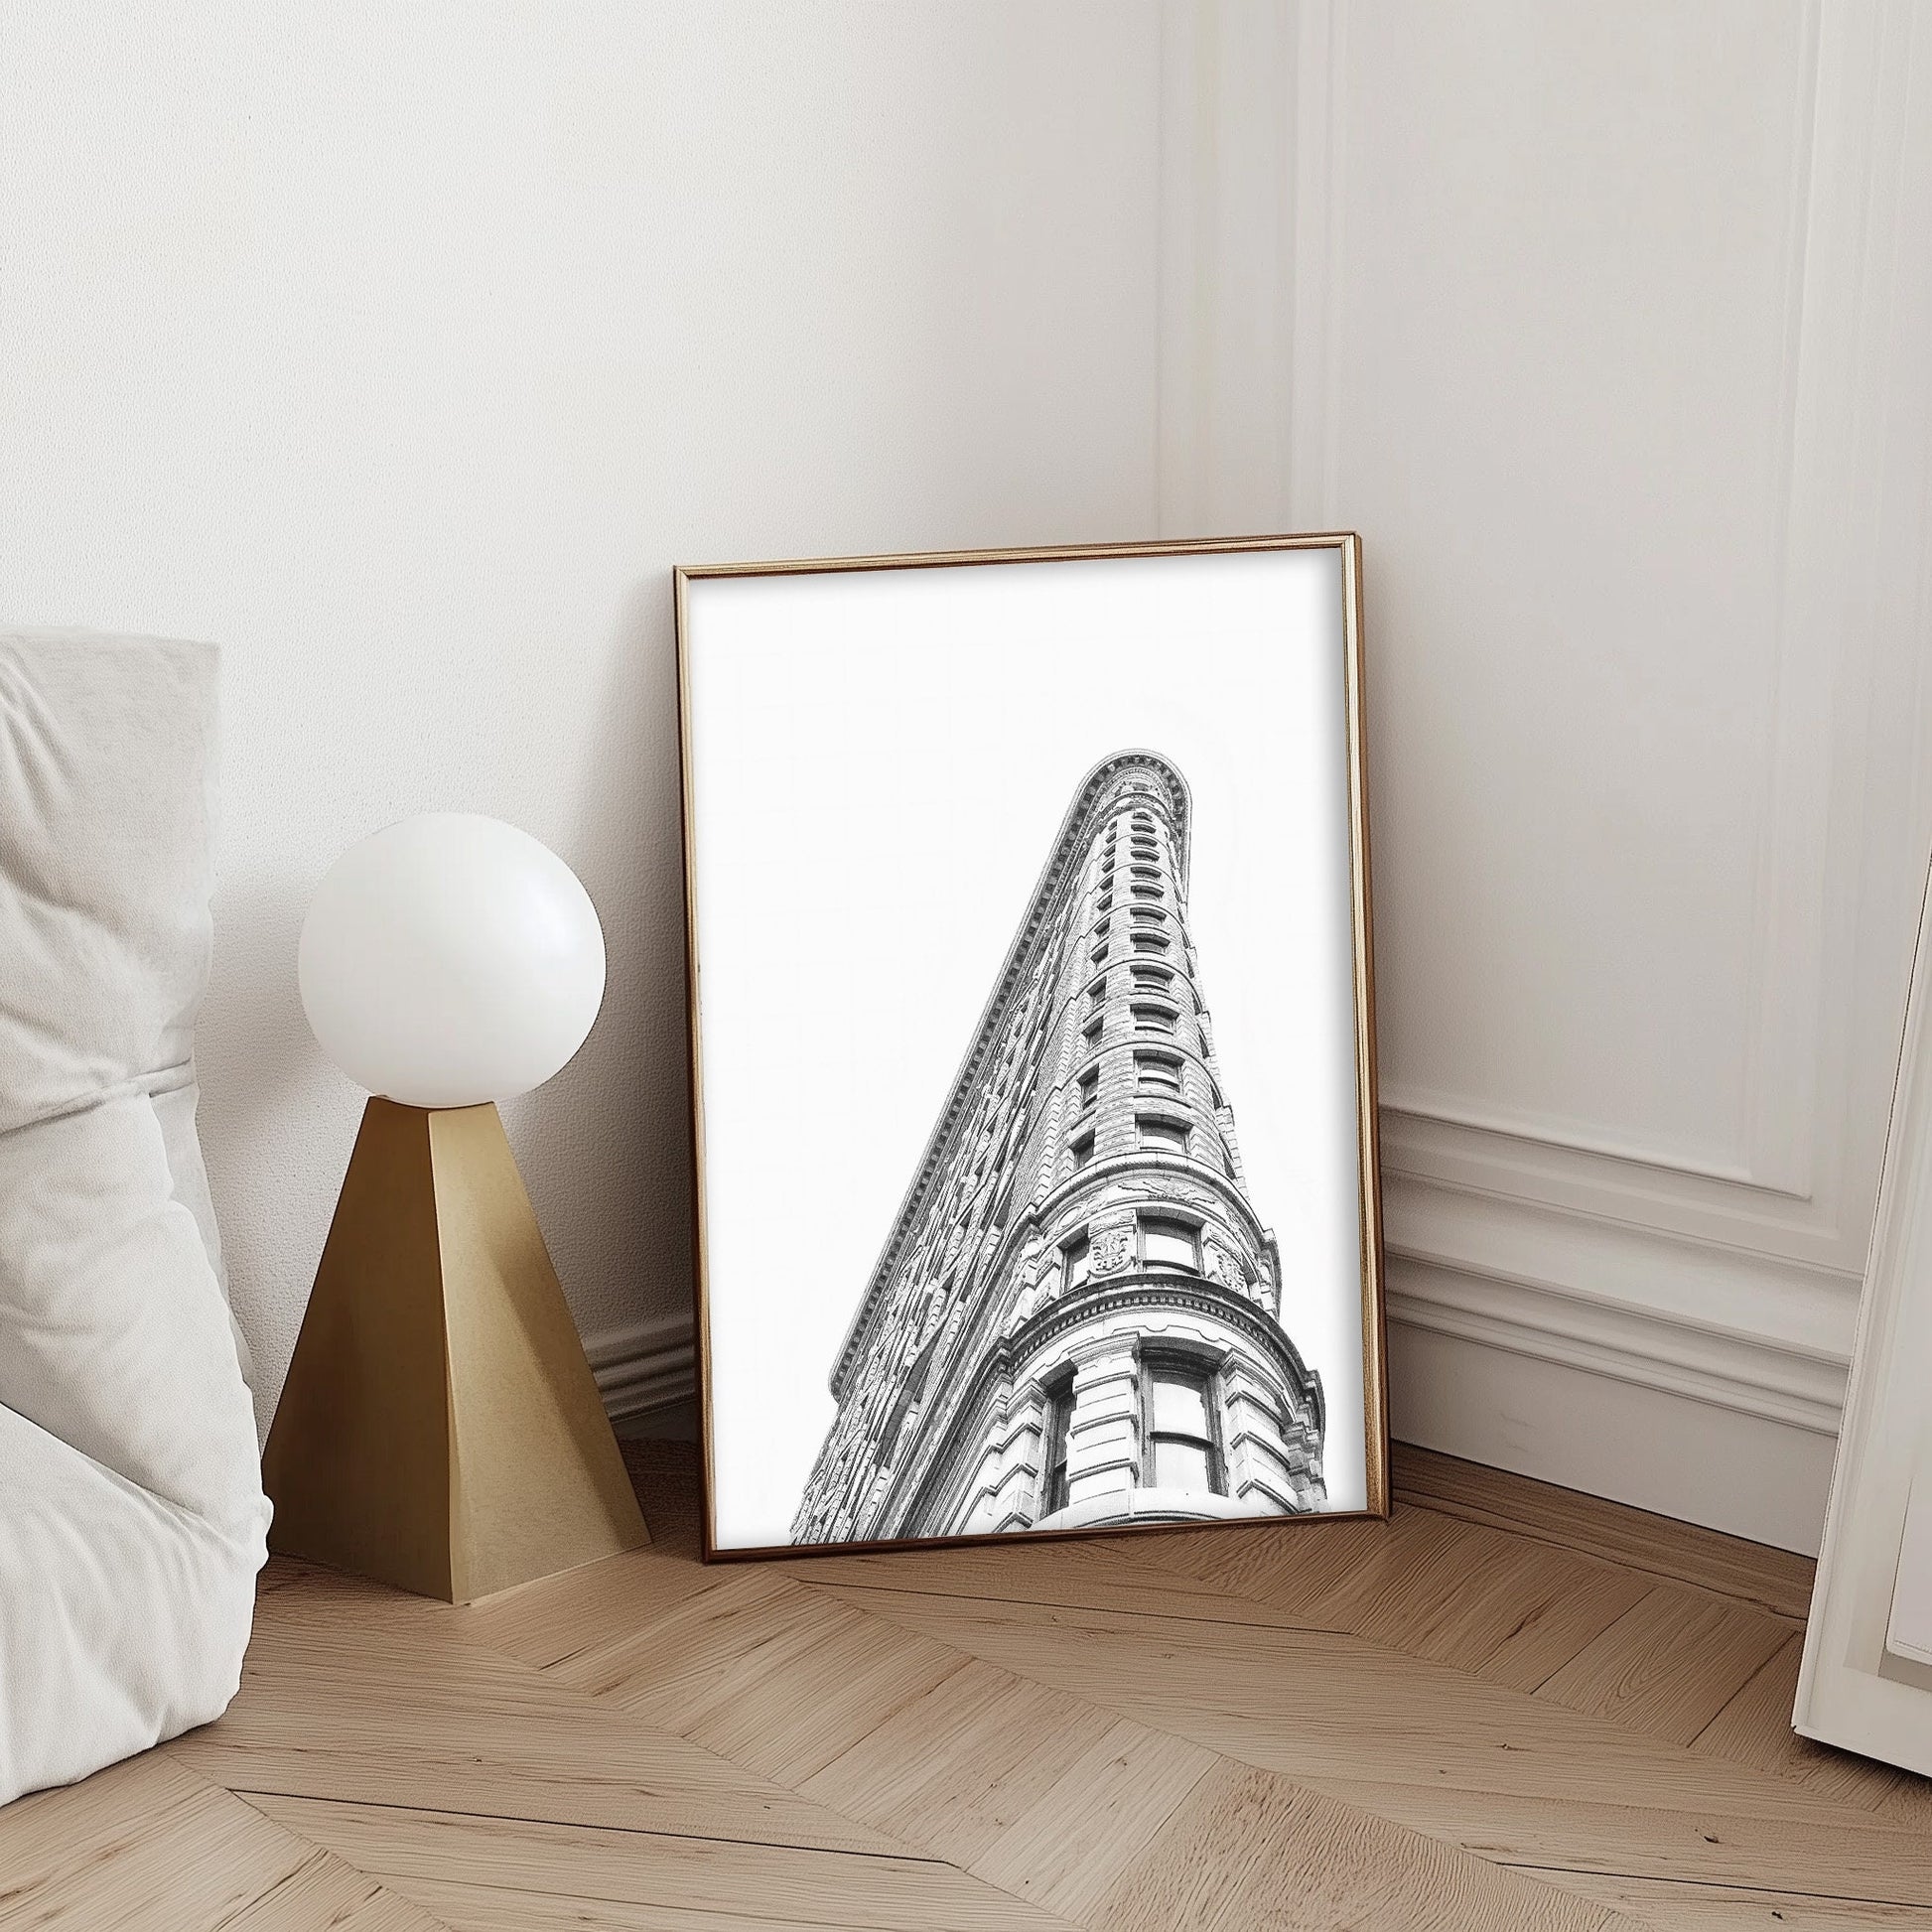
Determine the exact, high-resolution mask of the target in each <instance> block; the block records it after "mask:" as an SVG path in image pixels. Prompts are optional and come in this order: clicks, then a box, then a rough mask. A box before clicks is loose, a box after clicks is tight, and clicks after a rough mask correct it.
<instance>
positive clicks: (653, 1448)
mask: <svg viewBox="0 0 1932 1932" xmlns="http://www.w3.org/2000/svg"><path fill="white" fill-rule="evenodd" d="M626 1461H627V1462H628V1463H629V1465H630V1466H631V1468H632V1471H633V1477H634V1478H635V1480H636V1481H637V1482H638V1485H639V1488H640V1493H641V1494H642V1495H643V1497H644V1500H645V1506H646V1510H647V1513H648V1514H649V1516H650V1518H651V1524H652V1530H653V1535H654V1537H655V1539H656V1540H655V1541H654V1543H653V1544H652V1546H651V1547H650V1548H649V1549H648V1550H644V1551H639V1552H634V1553H631V1554H630V1555H627V1556H624V1557H620V1558H614V1559H611V1560H610V1561H608V1562H606V1563H602V1564H598V1565H593V1566H590V1567H588V1568H586V1569H585V1570H582V1571H579V1572H575V1573H572V1574H571V1575H569V1576H566V1577H561V1578H555V1579H550V1580H547V1581H546V1582H544V1583H541V1584H537V1585H532V1586H529V1587H526V1588H524V1589H520V1590H515V1591H509V1592H505V1593H504V1594H503V1595H501V1596H499V1597H496V1598H492V1599H489V1600H487V1601H485V1602H483V1603H480V1604H476V1605H472V1606H468V1607H464V1608H452V1607H450V1606H448V1605H444V1604H438V1603H433V1602H429V1601H427V1600H426V1599H422V1598H415V1597H408V1596H404V1595H402V1594H400V1593H399V1592H395V1591H392V1590H385V1589H383V1588H381V1587H378V1586H374V1585H368V1584H358V1583H355V1582H353V1581H352V1580H349V1579H345V1578H340V1577H335V1576H333V1575H332V1574H331V1573H328V1572H326V1571H323V1570H320V1569H318V1568H316V1567H315V1566H312V1565H305V1564H296V1563H290V1562H288V1561H286V1560H281V1559H278V1560H277V1561H276V1562H275V1563H273V1564H272V1565H271V1566H270V1568H269V1570H268V1572H267V1573H266V1574H265V1575H264V1577H263V1579H262V1586H261V1591H260V1597H259V1609H258V1618H257V1636H256V1641H255V1643H254V1645H253V1647H252V1649H251V1652H250V1657H249V1661H248V1666H247V1670H246V1674H245V1678H244V1688H243V1693H242V1696H241V1697H240V1698H239V1699H238V1700H237V1702H236V1704H235V1706H234V1708H233V1710H232V1712H231V1713H230V1715H229V1716H228V1718H226V1719H224V1720H223V1721H222V1722H221V1723H220V1724H219V1725H213V1726H210V1727H208V1728H207V1729H205V1730H203V1731H200V1732H196V1733H192V1734H191V1735H189V1736H187V1737H185V1738H181V1739H177V1740H175V1741H174V1742H173V1743H171V1744H170V1745H168V1746H165V1747H164V1748H163V1749H162V1750H161V1751H159V1752H156V1753H150V1754H149V1755H147V1756H146V1757H143V1758H141V1759H136V1760H134V1761H132V1762H131V1763H130V1764H129V1765H127V1766H123V1767H118V1768H117V1769H116V1770H115V1771H113V1772H109V1773H103V1774H101V1775H100V1776H99V1777H96V1778H93V1779H89V1780H86V1781H85V1782H84V1783H83V1784H81V1785H78V1786H75V1787H72V1788H71V1789H69V1790H68V1791H64V1792H56V1793H45V1794H40V1795H39V1796H37V1797H35V1798H32V1799H28V1800H25V1801H23V1802H22V1803H20V1804H17V1805H15V1806H14V1807H12V1808H10V1809H9V1810H7V1811H4V1812H0V1925H6V1926H11V1925H13V1924H15V1923H37V1924H38V1923H42V1922H44V1915H45V1914H46V1913H48V1912H50V1911H51V1912H53V1913H54V1914H55V1918H54V1921H53V1922H54V1923H56V1924H70V1925H73V1926H75V1927H76V1928H82V1927H87V1928H90V1927H91V1926H92V1925H93V1924H96V1923H99V1924H102V1925H107V1924H118V1923H128V1924H130V1925H140V1926H142V1927H143V1928H145V1927H146V1926H148V1925H150V1924H152V1925H156V1926H162V1927H167V1928H172V1927H175V1926H180V1927H182V1928H183V1932H200V1928H202V1927H204V1926H206V1927H207V1928H209V1932H214V1928H215V1927H217V1926H218V1927H219V1928H221V1932H307V1928H309V1927H311V1926H314V1927H317V1928H320V1927H323V1926H334V1927H337V1928H339V1929H340V1932H436V1929H437V1928H439V1927H441V1928H446V1929H447V1932H512V1928H514V1932H565V1928H569V1929H570V1932H589V1929H590V1928H599V1927H611V1928H624V1929H625V1932H669V1928H672V1927H677V1928H691V1927H702V1928H703V1932H808V1928H809V1929H810V1932H822V1928H827V1927H832V1926H854V1927H860V1928H878V1929H879V1932H897V1928H899V1927H907V1928H910V1927H912V1926H918V1927H921V1928H923V1927H928V1926H931V1927H937V1928H940V1932H946V1928H959V1929H960V1932H966V1929H967V1928H974V1929H977V1928H979V1927H991V1926H1018V1927H1022V1928H1027V1927H1033V1928H1046V1927H1062V1928H1064V1927H1067V1926H1070V1925H1073V1924H1076V1923H1077V1924H1081V1925H1085V1926H1091V1927H1097V1928H1120V1929H1121V1932H1140V1929H1141V1928H1144V1927H1147V1928H1151V1927H1155V1926H1159V1927H1161V1928H1162V1929H1163V1932H1166V1928H1168V1927H1175V1928H1181V1929H1182V1932H1189V1929H1191V1928H1194V1927H1200V1928H1202V1929H1203V1932H1205V1928H1208V1927H1217V1928H1218V1927H1222V1926H1226V1927H1237V1928H1245V1927H1247V1926H1250V1925H1253V1926H1256V1927H1261V1926H1275V1927H1304V1926H1306V1927H1309V1928H1313V1927H1317V1926H1319V1927H1322V1928H1338V1927H1342V1926H1347V1927H1356V1928H1362V1932H1381V1928H1384V1927H1390V1928H1396V1929H1397V1932H1401V1928H1408V1927H1417V1928H1420V1927H1444V1928H1449V1927H1454V1928H1458V1932H1459V1928H1462V1927H1479V1928H1483V1932H1487V1928H1489V1927H1492V1926H1494V1927H1502V1928H1512V1927H1519V1926H1520V1927H1526V1928H1528V1927H1534V1928H1549V1932H1579V1929H1580V1928H1599V1927H1604V1926H1608V1925H1623V1924H1634V1923H1637V1922H1642V1923H1645V1924H1650V1925H1653V1926H1658V1927H1667V1926H1672V1925H1678V1926H1684V1927H1687V1928H1693V1932H1716V1929H1717V1928H1725V1932H1736V1928H1742V1927H1746V1926H1749V1927H1773V1926H1775V1927H1781V1928H1783V1932H1792V1928H1793V1927H1800V1926H1815V1927H1817V1928H1821V1932H1823V1928H1838V1929H1840V1932H1845V1929H1848V1928H1864V1929H1865V1932H1896V1929H1897V1928H1900V1927H1903V1926H1908V1925H1924V1926H1927V1927H1928V1928H1932V1784H1928V1783H1927V1781H1925V1780H1922V1779H1918V1778H1914V1777H1911V1776H1909V1775H1907V1774H1905V1773H1900V1772H1893V1771H1891V1770H1889V1769H1887V1768H1885V1767H1881V1766H1874V1765H1870V1764H1868V1763H1866V1762H1864V1761H1863V1760H1861V1759H1857V1758H1851V1757H1847V1756H1845V1755H1844V1754H1841V1753H1838V1752H1834V1751H1830V1750H1828V1749H1826V1748H1825V1747H1823V1746H1817V1745H1812V1744H1809V1743H1805V1742H1803V1741H1802V1740H1799V1739H1797V1738H1796V1737H1794V1736H1793V1734H1792V1733H1791V1731H1790V1729H1789V1724H1788V1714H1789V1708H1790V1701H1791V1695H1792V1688H1793V1684H1792V1679H1793V1673H1794V1671H1795V1667H1796V1662H1797V1631H1798V1627H1799V1626H1798V1623H1797V1621H1796V1618H1797V1615H1798V1614H1799V1613H1801V1612H1802V1610H1803V1608H1804V1601H1805V1595H1806V1591H1807V1589H1808V1582H1809V1566H1808V1565H1806V1564H1804V1563H1803V1562H1802V1560H1799V1559H1791V1558H1787V1557H1785V1556H1783V1555H1782V1554H1781V1553H1777V1552H1764V1551H1759V1550H1755V1549H1753V1548H1752V1546H1749V1545H1746V1544H1740V1543H1738V1542H1737V1541H1736V1540H1735V1539H1733V1538H1726V1537H1719V1536H1715V1535H1713V1534H1712V1533H1710V1532H1705V1531H1697V1530H1687V1529H1686V1528H1685V1526H1682V1525H1674V1524H1665V1523H1661V1522H1659V1520H1658V1519H1655V1518H1648V1517H1644V1516H1642V1515H1640V1514H1639V1513H1637V1512H1634V1511H1630V1510H1625V1509H1621V1508H1619V1507H1618V1506H1617V1505H1614V1504H1605V1503H1600V1502H1596V1501H1594V1500H1593V1499H1589V1498H1583V1497H1577V1496H1574V1495H1572V1494H1570V1493H1569V1492H1566V1491H1562V1490H1557V1489H1551V1488H1549V1487H1548V1486H1546V1485H1542V1484H1536V1483H1529V1482H1525V1481H1524V1480H1523V1479H1521V1478H1518V1477H1512V1476H1508V1475H1503V1474H1500V1473H1498V1472H1496V1471H1490V1470H1477V1469H1472V1468H1471V1467H1470V1466H1469V1465H1467V1464H1461V1463H1455V1462H1453V1461H1451V1460H1450V1459H1449V1458H1446V1457H1437V1456H1430V1455H1428V1454H1426V1453H1419V1452H1411V1451H1401V1452H1400V1453H1399V1456H1398V1463H1397V1493H1398V1498H1399V1500H1398V1506H1397V1508H1396V1510H1395V1512H1394V1515H1393V1517H1392V1518H1391V1519H1390V1520H1389V1521H1387V1522H1382V1521H1359V1522H1357V1521H1342V1522H1336V1521H1329V1522H1320V1521H1311V1522H1302V1523H1266V1524H1253V1525H1239V1526H1216V1527H1213V1528H1202V1529H1199V1530H1189V1531H1180V1532H1175V1533H1173V1534H1164V1535H1158V1536H1139V1537H1126V1536H1122V1537H1110V1538H1101V1539H1089V1540H1084V1541H1080V1542H1067V1543H1044V1542H1042V1543H1037V1544H1035V1543H1028V1544H1016V1545H1012V1546H982V1547H968V1548H962V1549H954V1550H931V1551H918V1552H907V1553H881V1554H870V1553H869V1554H865V1555H859V1554H843V1555H839V1556H835V1557H830V1558H827V1559H823V1560H812V1561H807V1560H804V1559H790V1560H780V1561H778V1562H775V1563H770V1564H765V1565H759V1566H742V1565H727V1566H719V1567H714V1568H710V1569H707V1568H705V1567H704V1566H702V1565H701V1564H699V1563H698V1562H697V1561H696V1554H697V1547H698V1495H697V1487H696V1481H695V1458H694V1451H693V1449H691V1448H690V1447H689V1446H682V1445H677V1446H673V1445H653V1444H642V1445H630V1446H628V1447H627V1448H626ZM1539 1690H1540V1691H1541V1693H1542V1694H1541V1695H1532V1692H1536V1691H1539Z"/></svg>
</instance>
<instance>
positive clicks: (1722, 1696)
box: [1537, 1584, 1792, 1744]
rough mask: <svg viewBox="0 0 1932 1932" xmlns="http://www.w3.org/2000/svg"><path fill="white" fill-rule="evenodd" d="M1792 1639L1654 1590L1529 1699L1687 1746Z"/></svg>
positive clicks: (1782, 1630) (1730, 1611)
mask: <svg viewBox="0 0 1932 1932" xmlns="http://www.w3.org/2000/svg"><path fill="white" fill-rule="evenodd" d="M1791 1636H1792V1631H1791V1627H1790V1625H1789V1624H1787V1623H1785V1622H1784V1621H1783V1620H1782V1619H1780V1618H1777V1617H1774V1616H1771V1615H1769V1614H1767V1613H1766V1612H1764V1611H1762V1610H1759V1609H1757V1608H1755V1607H1752V1606H1750V1605H1746V1604H1740V1603H1735V1602H1730V1601H1726V1600H1725V1599H1724V1598H1722V1597H1716V1596H1712V1595H1710V1594H1709V1593H1707V1592H1706V1591H1703V1590H1694V1589H1686V1588H1683V1587H1681V1586H1679V1585H1676V1584H1660V1585H1658V1586H1657V1587H1656V1588H1654V1589H1651V1590H1648V1591H1646V1592H1645V1593H1644V1595H1643V1596H1641V1597H1639V1598H1638V1600H1637V1601H1636V1602H1635V1603H1634V1604H1632V1605H1631V1607H1630V1608H1629V1609H1628V1610H1626V1611H1625V1612H1624V1613H1623V1615H1621V1616H1620V1617H1618V1618H1617V1620H1616V1621H1615V1622H1614V1623H1612V1624H1611V1625H1610V1626H1609V1628H1608V1629H1606V1630H1605V1631H1604V1632H1603V1633H1602V1634H1601V1635H1600V1636H1598V1637H1596V1638H1593V1639H1592V1640H1591V1641H1590V1642H1589V1643H1588V1644H1587V1645H1586V1646H1585V1647H1584V1648H1583V1649H1582V1650H1580V1651H1579V1652H1578V1653H1577V1655H1576V1656H1575V1657H1573V1658H1572V1659H1571V1660H1570V1661H1569V1663H1567V1664H1565V1665H1564V1666H1563V1668H1562V1669H1561V1670H1559V1671H1558V1672H1557V1673H1556V1674H1555V1675H1554V1676H1553V1677H1551V1678H1550V1679H1549V1680H1548V1681H1547V1682H1546V1683H1545V1684H1543V1685H1542V1686H1541V1687H1540V1688H1539V1690H1538V1692H1537V1695H1538V1696H1539V1697H1542V1698H1546V1699H1548V1700H1550V1701H1551V1702H1552V1703H1556V1704H1563V1705H1568V1706H1569V1707H1570V1708H1571V1709H1572V1710H1573V1711H1588V1712H1592V1713H1594V1714H1595V1715H1596V1716H1598V1717H1603V1718H1614V1719H1615V1720H1616V1721H1617V1722H1618V1723H1620V1724H1625V1725H1630V1726H1631V1727H1632V1728H1634V1729H1637V1730H1641V1731H1643V1732H1644V1733H1645V1734H1646V1735H1648V1736H1652V1737H1663V1738H1666V1739H1668V1740H1669V1741H1670V1742H1672V1743H1676V1744H1688V1743H1689V1742H1690V1741H1691V1739H1692V1738H1693V1737H1695V1736H1696V1735H1697V1734H1698V1733H1699V1732H1700V1731H1701V1730H1703V1729H1704V1728H1705V1727H1706V1726H1707V1725H1710V1723H1711V1722H1712V1720H1713V1719H1714V1718H1716V1717H1717V1715H1718V1713H1719V1712H1721V1711H1722V1710H1723V1709H1724V1708H1725V1705H1726V1704H1728V1703H1729V1702H1730V1701H1731V1699H1732V1698H1734V1697H1735V1696H1736V1695H1737V1694H1738V1692H1740V1691H1741V1690H1742V1689H1743V1688H1744V1687H1745V1685H1747V1684H1748V1683H1749V1682H1750V1680H1751V1679H1752V1678H1753V1677H1755V1676H1756V1675H1757V1673H1758V1672H1759V1671H1760V1670H1761V1669H1762V1668H1763V1667H1764V1666H1765V1665H1766V1664H1767V1663H1769V1662H1770V1660H1771V1659H1772V1657H1774V1656H1775V1655H1776V1654H1777V1653H1778V1652H1779V1651H1780V1650H1782V1649H1783V1648H1784V1647H1785V1646H1786V1644H1787V1643H1789V1641H1790V1639H1791Z"/></svg>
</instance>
